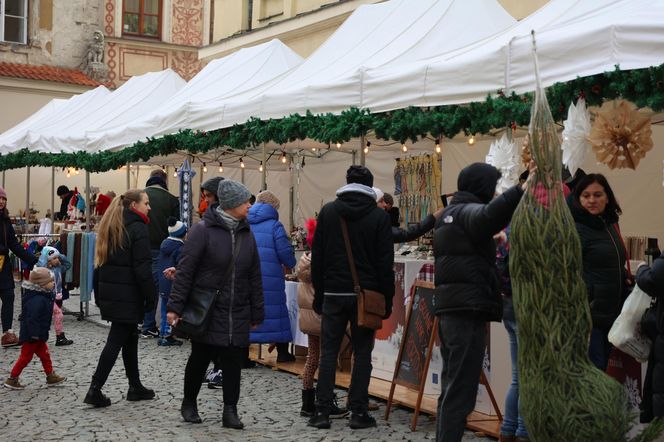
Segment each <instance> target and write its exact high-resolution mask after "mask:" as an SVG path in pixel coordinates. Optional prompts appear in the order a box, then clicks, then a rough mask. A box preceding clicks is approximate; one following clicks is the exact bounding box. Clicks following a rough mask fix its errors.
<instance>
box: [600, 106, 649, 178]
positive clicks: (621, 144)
mask: <svg viewBox="0 0 664 442" xmlns="http://www.w3.org/2000/svg"><path fill="white" fill-rule="evenodd" d="M590 143H591V144H592V146H593V150H594V151H595V155H596V156H597V159H598V160H599V161H600V162H602V163H604V164H606V165H607V166H609V168H610V169H615V168H625V167H629V168H630V169H636V166H638V164H639V161H640V160H641V158H643V157H645V155H646V152H648V151H649V150H650V149H652V147H653V142H652V128H651V124H650V116H648V115H645V114H643V113H640V112H639V110H638V109H637V108H636V106H635V105H634V104H632V103H630V102H628V101H626V100H620V101H619V102H617V103H616V102H615V101H609V102H606V103H604V104H603V105H602V107H601V108H600V110H599V111H598V112H597V117H596V118H595V123H594V124H593V128H592V132H591V133H590Z"/></svg>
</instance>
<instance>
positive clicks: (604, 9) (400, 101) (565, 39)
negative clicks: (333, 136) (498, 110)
mask: <svg viewBox="0 0 664 442" xmlns="http://www.w3.org/2000/svg"><path fill="white" fill-rule="evenodd" d="M533 29H534V30H535V33H536V40H537V54H538V58H539V68H540V75H541V78H542V84H543V86H545V87H546V86H550V85H552V84H554V83H556V82H564V81H569V80H572V79H574V78H576V77H579V76H588V75H593V74H600V73H603V72H606V71H611V70H613V69H614V67H615V65H618V64H619V65H620V66H621V68H623V69H636V68H645V67H649V66H655V65H660V64H661V63H662V61H663V60H664V45H663V44H662V43H664V4H662V2H661V1H659V0H550V1H549V2H548V3H547V4H546V5H544V6H543V7H542V8H541V9H539V10H538V11H536V12H535V13H533V14H532V15H530V16H528V17H526V18H524V19H523V20H521V21H520V22H518V23H517V24H516V25H515V26H513V27H510V28H509V29H507V30H505V31H504V32H502V33H500V34H498V35H496V36H495V37H494V38H492V39H489V40H487V41H485V42H481V44H478V45H472V46H471V47H469V48H467V50H461V51H458V52H455V53H451V54H447V55H443V56H440V57H435V58H432V59H430V60H426V61H423V62H418V63H411V64H409V65H405V66H386V67H383V68H378V69H373V70H368V71H367V72H366V73H365V77H364V80H365V81H364V83H363V92H364V101H363V105H364V106H365V107H367V108H370V109H372V110H373V111H387V110H393V109H398V108H403V107H406V106H436V105H445V104H459V103H468V102H472V101H483V100H484V99H485V98H486V96H487V94H491V93H495V92H496V91H497V90H504V91H507V92H509V91H516V92H518V93H522V92H527V91H532V90H533V89H534V87H535V73H534V64H533V59H532V38H531V30H533ZM388 91H389V93H388Z"/></svg>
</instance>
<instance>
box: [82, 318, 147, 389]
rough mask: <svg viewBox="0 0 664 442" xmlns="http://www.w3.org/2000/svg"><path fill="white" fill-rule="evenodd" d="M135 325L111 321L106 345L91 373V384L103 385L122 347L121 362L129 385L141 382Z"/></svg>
mask: <svg viewBox="0 0 664 442" xmlns="http://www.w3.org/2000/svg"><path fill="white" fill-rule="evenodd" d="M136 326H137V324H127V323H122V322H113V323H111V331H109V332H108V338H107V339H106V345H105V346H104V349H103V350H102V351H101V355H99V363H98V364H97V369H96V370H95V373H94V374H93V375H92V383H93V384H96V385H97V386H99V387H100V388H101V387H103V386H104V384H105V383H106V380H107V379H108V375H109V374H110V373H111V370H112V369H113V366H114V365H115V361H116V360H117V359H118V354H119V353H120V349H122V362H124V367H125V373H126V374H127V379H129V385H138V384H140V383H141V380H140V375H139V373H138V331H137V330H136Z"/></svg>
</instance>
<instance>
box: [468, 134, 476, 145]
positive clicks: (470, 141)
mask: <svg viewBox="0 0 664 442" xmlns="http://www.w3.org/2000/svg"><path fill="white" fill-rule="evenodd" d="M468 144H470V145H471V146H472V145H473V144H475V135H471V136H470V138H468Z"/></svg>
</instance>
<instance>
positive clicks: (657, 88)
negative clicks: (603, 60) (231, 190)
mask: <svg viewBox="0 0 664 442" xmlns="http://www.w3.org/2000/svg"><path fill="white" fill-rule="evenodd" d="M579 96H584V97H585V98H586V102H587V103H588V105H589V106H598V105H601V104H602V102H603V101H605V100H611V99H614V98H618V97H621V98H625V99H627V100H630V101H632V102H634V103H635V104H636V105H637V106H638V107H639V108H643V107H649V108H651V109H652V110H653V111H655V112H659V111H662V110H664V64H663V65H660V66H657V67H650V68H646V69H637V70H631V71H621V70H620V69H619V68H618V67H616V69H615V70H614V71H613V72H607V73H604V74H600V75H593V76H590V77H584V78H577V79H576V80H572V81H569V82H566V83H557V84H555V85H553V86H551V87H550V88H548V90H547V97H548V100H549V104H550V106H551V111H552V114H553V117H554V119H555V120H556V121H562V120H563V119H564V118H565V116H566V113H567V107H568V106H569V104H570V102H571V101H572V100H575V99H576V98H577V97H579ZM532 102H533V94H524V95H516V94H512V95H504V94H503V93H502V92H501V91H498V92H497V94H496V95H495V96H489V97H487V99H486V101H484V102H482V103H479V102H475V103H470V104H468V105H450V106H437V107H432V108H418V107H409V108H406V109H399V110H395V111H391V112H383V113H378V114H372V113H371V112H370V111H368V110H365V109H356V108H352V109H348V110H346V111H344V112H342V113H341V114H339V115H334V114H331V113H328V114H321V115H314V114H312V113H311V112H307V113H306V114H304V115H300V114H293V115H290V116H288V117H285V118H283V119H280V120H272V119H270V120H260V119H258V118H251V119H249V120H248V121H247V122H245V123H244V124H241V125H240V124H238V125H234V126H232V127H228V128H224V129H218V130H214V131H210V132H200V131H192V130H189V129H187V130H183V131H180V132H178V133H175V134H171V135H165V136H163V137H160V138H148V139H147V140H146V141H139V142H137V143H135V144H134V145H132V146H130V147H127V148H124V149H122V150H119V151H114V152H101V153H94V154H89V153H82V152H79V153H73V154H71V153H61V154H43V153H37V152H30V151H28V150H27V149H24V150H21V151H19V152H16V153H12V154H7V155H1V156H0V170H8V169H17V168H21V167H26V166H45V167H49V166H54V167H77V168H80V169H84V170H87V171H90V172H104V171H107V170H111V169H117V168H119V167H121V166H123V165H125V164H127V163H135V162H141V161H148V160H149V159H150V158H153V157H156V156H166V155H170V154H173V153H175V152H177V151H182V150H186V151H188V152H190V153H192V154H198V153H205V152H208V151H211V150H215V149H218V148H220V147H227V148H230V149H233V150H244V149H251V148H254V147H255V146H259V145H261V144H262V143H267V142H273V143H277V144H285V143H288V142H293V141H296V140H304V139H310V140H315V141H317V142H319V143H324V144H330V143H337V142H342V143H343V142H347V141H350V140H351V139H353V138H359V137H361V136H363V135H366V134H367V133H370V132H373V133H374V134H375V136H376V138H378V139H382V140H397V141H400V142H406V141H407V140H410V141H411V142H413V143H415V142H417V141H418V140H420V139H422V138H424V137H426V136H429V135H430V136H432V137H434V138H437V137H438V136H439V135H442V136H444V137H446V138H452V137H454V136H456V135H458V134H459V133H462V132H463V133H465V134H487V133H489V132H490V131H491V130H493V129H498V128H504V127H505V126H507V125H509V124H512V123H515V124H516V125H518V126H526V125H527V124H528V122H529V121H530V109H531V106H532Z"/></svg>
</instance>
